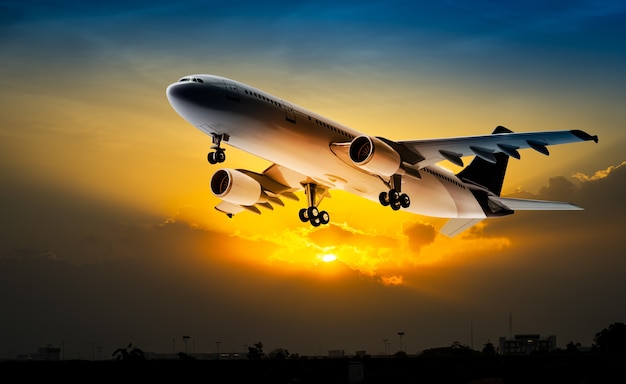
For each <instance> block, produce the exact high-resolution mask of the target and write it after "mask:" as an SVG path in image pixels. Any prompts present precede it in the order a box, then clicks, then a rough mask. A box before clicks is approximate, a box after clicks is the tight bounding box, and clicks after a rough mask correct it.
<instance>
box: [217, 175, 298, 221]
mask: <svg viewBox="0 0 626 384" xmlns="http://www.w3.org/2000/svg"><path fill="white" fill-rule="evenodd" d="M238 171H239V172H242V173H244V174H246V175H248V176H250V177H251V178H253V179H255V180H256V181H257V182H258V183H259V184H260V185H261V191H262V198H261V200H260V201H259V202H257V203H256V204H254V205H238V204H233V203H230V202H227V201H220V203H219V204H218V205H216V206H215V209H217V210H218V211H220V212H222V213H225V214H227V215H228V216H229V217H232V216H233V215H235V214H237V213H239V212H243V211H250V212H254V213H257V214H260V213H261V210H260V209H259V208H264V209H269V210H273V209H274V206H275V205H279V206H284V205H285V203H283V201H282V200H281V198H287V199H290V200H295V201H299V200H300V199H299V198H298V196H296V194H295V193H294V192H296V191H298V190H300V189H302V185H301V184H300V182H301V181H302V180H304V179H306V177H305V176H303V175H301V174H299V173H297V172H295V171H292V170H291V169H289V168H285V167H282V166H280V165H278V164H273V165H271V166H270V167H268V168H267V169H266V170H265V171H263V173H256V172H252V171H248V170H246V169H238Z"/></svg>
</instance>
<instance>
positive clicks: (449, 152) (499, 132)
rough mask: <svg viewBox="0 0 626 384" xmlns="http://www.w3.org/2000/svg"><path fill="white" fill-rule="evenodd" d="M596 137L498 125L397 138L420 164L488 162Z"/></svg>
mask: <svg viewBox="0 0 626 384" xmlns="http://www.w3.org/2000/svg"><path fill="white" fill-rule="evenodd" d="M588 140H593V141H595V142H596V143H597V142H598V136H591V135H590V134H588V133H586V132H584V131H581V130H569V131H546V132H524V133H515V132H512V131H510V130H509V129H508V128H505V127H502V126H499V127H497V128H496V129H495V131H494V133H493V134H491V135H482V136H465V137H452V138H442V139H427V140H408V141H398V142H396V144H397V145H398V146H399V147H404V148H406V149H409V150H410V151H411V152H413V153H415V154H418V155H420V156H421V157H423V158H424V160H422V161H420V162H419V164H420V166H421V167H424V166H427V165H431V164H434V163H437V162H439V161H441V160H448V161H450V162H452V163H454V164H456V165H458V166H460V167H462V166H463V160H462V159H461V158H462V157H465V156H478V157H480V158H482V159H484V160H486V161H488V162H491V163H495V162H496V159H495V156H494V154H495V153H498V152H502V153H505V154H507V155H509V156H511V157H514V158H516V159H519V158H520V154H519V152H518V150H519V149H524V148H532V149H534V150H536V151H538V152H541V153H543V154H544V155H549V154H550V152H549V151H548V148H547V147H548V146H550V145H557V144H566V143H574V142H579V141H588Z"/></svg>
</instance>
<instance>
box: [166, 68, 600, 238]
mask: <svg viewBox="0 0 626 384" xmlns="http://www.w3.org/2000/svg"><path fill="white" fill-rule="evenodd" d="M166 95H167V98H168V100H169V103H170V104H171V106H172V107H173V109H174V110H175V111H176V112H177V113H178V114H179V115H180V116H181V117H182V118H183V119H184V120H186V121H187V122H188V123H190V124H191V125H193V126H194V127H196V128H197V129H199V130H200V131H202V132H204V133H206V134H207V135H210V136H211V139H212V140H211V142H212V145H211V150H212V151H211V152H209V153H208V156H207V160H208V162H209V163H210V164H221V163H223V162H224V161H225V160H226V154H225V150H226V148H224V147H223V146H222V144H228V145H229V146H231V147H233V148H238V149H240V150H243V151H245V152H248V153H251V154H253V155H256V156H258V157H260V158H262V159H265V160H267V161H269V162H270V163H272V165H270V166H269V167H268V168H267V169H265V170H264V171H262V172H260V173H259V172H254V171H250V170H246V169H232V168H220V169H218V170H217V171H215V172H214V174H213V176H212V177H211V181H210V189H211V192H212V193H213V195H214V196H216V197H218V198H219V199H220V202H219V204H218V205H216V206H215V209H217V210H218V211H220V212H222V213H225V214H226V215H227V216H228V217H231V218H232V217H233V216H234V215H235V214H238V213H240V212H244V211H250V212H254V213H257V214H260V213H261V209H268V210H273V209H274V206H284V205H285V204H284V202H283V201H282V200H281V199H291V200H295V201H299V198H298V196H297V195H296V193H297V192H299V191H302V190H303V191H304V194H305V196H306V206H305V207H303V208H301V209H300V210H299V212H298V216H299V218H300V220H301V221H302V222H309V223H310V224H311V225H313V226H314V227H318V226H320V225H325V224H328V223H329V222H330V215H329V214H328V212H327V211H324V210H320V209H319V206H320V203H321V202H322V200H323V199H324V198H329V197H330V191H331V190H343V191H347V192H349V193H352V194H355V195H358V196H361V197H363V198H365V199H368V200H371V201H374V202H378V203H380V204H382V205H383V206H388V207H391V209H393V210H396V211H397V210H399V209H404V210H406V211H408V212H412V213H415V214H419V215H425V216H430V217H438V218H446V219H448V220H447V221H446V223H445V224H444V225H443V226H442V227H441V228H440V229H439V232H440V233H443V234H444V235H446V236H448V237H454V236H456V235H458V234H459V233H461V232H463V231H464V230H466V229H468V228H470V227H472V226H473V225H475V224H477V223H479V222H480V221H482V220H484V219H486V218H493V217H503V216H507V215H511V214H513V213H514V212H515V211H518V210H519V211H521V210H581V209H583V208H581V207H579V206H577V205H575V204H571V203H568V202H558V201H545V200H528V199H516V198H507V197H502V196H500V193H501V190H502V184H503V182H504V176H505V173H506V168H507V165H508V160H509V158H510V157H513V158H515V159H520V158H521V156H520V153H519V150H521V149H526V148H531V149H533V150H535V151H538V152H540V153H542V154H544V155H549V150H548V146H550V145H559V144H565V143H574V142H581V141H594V142H596V143H597V142H598V136H592V135H590V134H588V133H586V132H584V131H581V130H562V131H544V132H523V133H515V132H512V131H511V130H510V129H508V128H506V127H503V126H497V127H496V128H495V130H493V132H492V133H491V134H489V135H478V136H465V137H450V138H434V139H422V140H400V141H394V140H391V139H389V138H385V137H382V136H371V135H366V134H363V133H361V132H358V131H356V130H354V129H352V128H350V127H347V126H345V125H343V124H340V123H338V122H336V121H333V120H331V119H328V118H326V117H323V116H321V115H319V114H316V113H314V112H312V111H309V110H307V109H305V108H302V107H300V106H298V105H296V104H293V103H291V102H289V101H287V100H285V99H282V98H280V97H277V96H274V95H271V94H269V93H267V92H264V91H262V90H260V89H257V88H254V87H252V86H250V85H247V84H244V83H242V82H239V81H236V80H233V79H229V78H226V77H221V76H216V75H211V74H193V75H188V76H184V77H182V78H180V79H179V80H178V81H176V82H175V83H172V84H170V85H169V86H168V87H167V89H166ZM471 156H473V159H472V160H471V162H470V163H469V164H468V165H467V166H465V165H464V161H463V158H465V157H471ZM446 160H447V161H449V162H451V163H453V164H455V165H457V166H459V167H461V168H462V169H461V171H460V172H458V173H456V174H454V173H453V172H451V171H449V170H447V169H446V168H444V167H443V166H441V165H440V164H439V163H442V162H445V161H446ZM372 220H375V217H373V216H372Z"/></svg>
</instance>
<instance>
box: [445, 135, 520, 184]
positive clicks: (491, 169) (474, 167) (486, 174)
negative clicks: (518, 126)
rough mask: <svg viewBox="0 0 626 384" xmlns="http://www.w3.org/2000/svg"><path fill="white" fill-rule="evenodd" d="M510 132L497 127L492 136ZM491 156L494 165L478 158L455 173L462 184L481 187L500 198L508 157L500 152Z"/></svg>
mask: <svg viewBox="0 0 626 384" xmlns="http://www.w3.org/2000/svg"><path fill="white" fill-rule="evenodd" d="M511 132H512V131H511V130H510V129H508V128H506V127H503V126H497V127H496V129H495V130H494V131H493V133H492V134H496V133H511ZM493 155H494V156H495V158H496V162H495V163H490V162H488V161H486V160H483V159H481V158H480V157H478V156H476V157H474V159H473V160H472V162H471V163H470V164H469V165H468V166H467V167H465V168H464V169H463V170H462V171H461V172H459V173H457V177H458V178H459V179H461V180H462V181H464V182H471V183H473V184H478V185H481V186H483V187H485V188H487V189H488V190H489V191H491V192H492V193H494V194H495V195H497V196H500V192H501V191H502V184H503V183H504V175H505V173H506V167H507V165H508V163H509V156H508V155H506V154H504V153H502V152H499V153H494V154H493Z"/></svg>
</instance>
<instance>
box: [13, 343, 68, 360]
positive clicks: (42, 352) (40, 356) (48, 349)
mask: <svg viewBox="0 0 626 384" xmlns="http://www.w3.org/2000/svg"><path fill="white" fill-rule="evenodd" d="M60 357H61V348H57V347H53V346H50V345H46V346H45V347H39V349H37V352H36V353H29V354H27V355H23V354H20V355H17V359H18V360H48V361H59V360H61V358H60Z"/></svg>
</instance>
